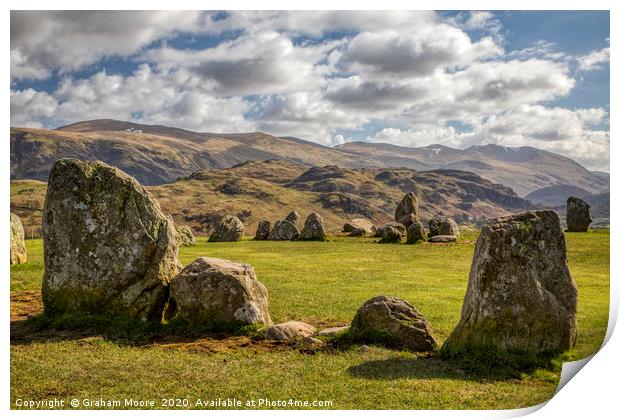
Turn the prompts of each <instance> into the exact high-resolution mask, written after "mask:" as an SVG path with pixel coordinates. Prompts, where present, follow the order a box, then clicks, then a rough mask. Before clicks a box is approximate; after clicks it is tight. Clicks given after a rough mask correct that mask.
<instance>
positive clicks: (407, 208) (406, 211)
mask: <svg viewBox="0 0 620 420" xmlns="http://www.w3.org/2000/svg"><path fill="white" fill-rule="evenodd" d="M407 215H412V216H413V217H415V218H416V219H417V217H418V198H417V197H416V196H415V194H414V193H412V192H408V193H407V194H405V196H404V197H403V198H402V200H400V203H398V206H396V211H395V212H394V220H395V221H397V222H399V223H403V222H401V220H403V218H405V216H407ZM406 227H409V225H406Z"/></svg>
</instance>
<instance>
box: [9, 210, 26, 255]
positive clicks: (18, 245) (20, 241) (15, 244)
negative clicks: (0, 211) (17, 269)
mask: <svg viewBox="0 0 620 420" xmlns="http://www.w3.org/2000/svg"><path fill="white" fill-rule="evenodd" d="M26 259H27V258H26V242H25V241H24V226H23V225H22V219H20V218H19V216H18V215H16V214H15V213H11V265H14V264H23V263H25V262H26Z"/></svg>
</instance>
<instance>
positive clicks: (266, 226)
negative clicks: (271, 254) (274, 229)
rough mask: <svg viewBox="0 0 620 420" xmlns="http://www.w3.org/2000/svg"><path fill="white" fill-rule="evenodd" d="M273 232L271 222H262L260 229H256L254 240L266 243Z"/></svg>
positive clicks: (259, 225)
mask: <svg viewBox="0 0 620 420" xmlns="http://www.w3.org/2000/svg"><path fill="white" fill-rule="evenodd" d="M270 231H271V222H270V221H269V220H261V221H260V222H258V227H257V228H256V234H255V235H254V239H255V240H257V241H264V240H267V238H269V232H270Z"/></svg>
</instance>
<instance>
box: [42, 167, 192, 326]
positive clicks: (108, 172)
mask: <svg viewBox="0 0 620 420" xmlns="http://www.w3.org/2000/svg"><path fill="white" fill-rule="evenodd" d="M179 242H180V239H179V235H178V233H177V231H176V229H175V228H174V223H173V222H172V219H171V218H170V217H168V216H165V215H164V214H163V213H162V211H161V209H160V207H159V204H158V203H157V201H156V200H155V198H153V196H151V194H150V193H149V192H148V191H146V189H145V188H144V187H142V186H141V185H140V184H139V183H138V181H136V180H135V179H134V178H132V177H131V176H129V175H127V174H125V173H124V172H122V171H120V170H118V169H116V168H114V167H112V166H109V165H106V164H104V163H102V162H86V161H81V160H77V159H61V160H59V161H57V162H56V163H55V164H54V165H53V166H52V169H51V171H50V176H49V182H48V186H47V194H46V196H45V206H44V209H43V245H44V257H45V258H44V259H45V274H44V276H43V288H42V293H43V304H44V307H45V311H46V313H48V314H58V313H64V312H79V313H107V314H113V315H123V316H129V317H133V318H138V319H143V320H153V321H159V320H160V319H161V315H162V310H163V308H164V305H165V303H166V299H167V296H168V284H169V282H170V280H171V279H172V278H173V277H174V276H175V275H176V274H177V273H178V271H179V270H180V268H181V265H180V263H179V261H178V259H177V253H178V250H179Z"/></svg>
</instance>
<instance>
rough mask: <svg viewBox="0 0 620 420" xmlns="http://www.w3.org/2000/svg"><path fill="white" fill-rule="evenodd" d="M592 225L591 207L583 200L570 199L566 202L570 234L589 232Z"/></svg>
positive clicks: (567, 223)
mask: <svg viewBox="0 0 620 420" xmlns="http://www.w3.org/2000/svg"><path fill="white" fill-rule="evenodd" d="M590 223H592V217H591V216H590V205H589V204H588V203H586V202H585V201H584V200H582V199H581V198H577V197H568V199H567V200H566V225H567V228H568V229H567V231H568V232H587V231H588V227H589V226H590Z"/></svg>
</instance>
